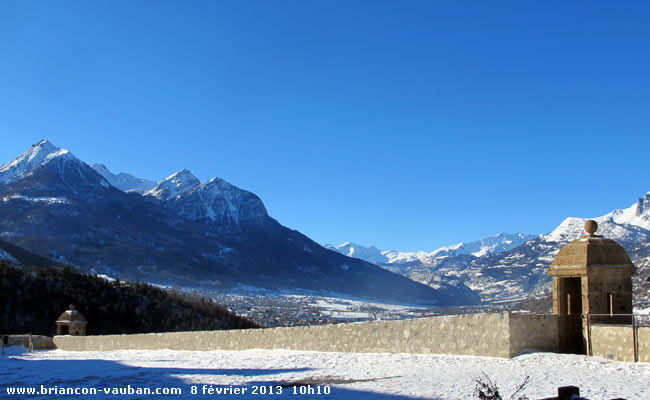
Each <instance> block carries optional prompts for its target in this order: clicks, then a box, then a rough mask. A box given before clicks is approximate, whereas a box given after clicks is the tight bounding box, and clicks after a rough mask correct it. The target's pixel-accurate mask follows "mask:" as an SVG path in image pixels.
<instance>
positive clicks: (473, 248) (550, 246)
mask: <svg viewBox="0 0 650 400" xmlns="http://www.w3.org/2000/svg"><path fill="white" fill-rule="evenodd" d="M587 219H594V220H596V221H597V222H598V225H599V229H598V234H600V235H603V236H605V237H608V238H611V239H614V240H616V241H618V242H619V243H620V244H621V245H623V247H625V249H626V250H627V251H628V253H629V254H630V257H631V258H632V260H633V261H634V263H635V265H636V266H637V269H638V271H637V274H636V275H635V277H634V283H635V296H636V297H635V301H636V302H637V303H647V302H650V192H648V193H646V194H645V195H644V196H642V197H641V198H639V199H638V200H637V201H636V202H635V203H634V204H633V205H631V206H630V207H627V208H623V209H617V210H614V211H612V212H610V213H608V214H606V215H603V216H600V217H596V218H574V217H570V218H566V219H565V220H564V221H563V222H562V223H561V224H560V225H559V226H558V227H557V228H556V229H554V230H553V231H552V232H550V233H548V234H544V235H539V236H532V235H523V234H520V233H518V234H504V233H502V234H499V235H497V236H492V237H488V238H484V239H481V240H478V241H475V242H470V243H459V244H457V245H454V246H449V247H443V248H441V249H438V250H435V251H433V252H396V251H393V250H387V251H381V250H379V249H377V248H376V247H374V246H371V247H364V246H359V245H357V244H354V243H350V242H348V243H344V244H342V245H340V246H336V247H334V246H331V245H325V247H327V248H330V249H332V250H336V251H339V252H340V253H342V254H345V255H348V256H350V257H358V258H363V259H365V260H367V261H369V262H373V263H375V264H376V265H379V266H382V267H384V268H386V269H388V270H390V271H393V272H396V273H400V274H402V275H404V276H407V277H409V278H411V279H413V280H415V281H418V282H421V283H424V284H427V285H429V286H431V287H434V288H440V285H441V283H446V284H447V285H456V286H457V287H460V285H464V286H465V287H467V288H469V289H470V290H471V291H472V292H473V293H475V294H477V295H478V296H479V297H480V300H481V302H484V303H503V302H513V301H518V300H524V299H527V298H530V297H538V296H541V295H543V294H545V293H548V292H549V291H550V277H549V276H548V274H547V272H546V270H547V268H548V266H549V265H550V263H551V262H552V261H553V258H554V257H555V255H556V254H557V252H558V251H559V249H560V248H561V247H562V246H564V245H565V244H566V243H567V242H569V241H571V240H574V239H577V238H579V237H580V236H582V235H584V234H585V233H584V223H585V221H586V220H587Z"/></svg>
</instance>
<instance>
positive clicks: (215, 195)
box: [0, 141, 467, 305]
mask: <svg viewBox="0 0 650 400" xmlns="http://www.w3.org/2000/svg"><path fill="white" fill-rule="evenodd" d="M45 153H47V154H45ZM25 154H27V155H26V156H25ZM32 155H33V156H32ZM48 157H49V158H48ZM39 162H40V163H39ZM1 171H2V172H1V173H0V182H4V183H3V184H0V199H1V200H2V201H0V238H2V239H3V240H6V241H8V242H11V243H14V244H16V245H18V246H21V247H24V248H26V249H27V250H29V251H32V252H34V253H37V254H40V255H43V256H46V257H48V258H51V259H54V260H56V261H59V262H65V263H67V264H70V265H74V266H78V267H79V268H82V269H86V270H88V271H91V272H95V273H101V274H106V275H109V276H113V277H118V276H123V277H124V278H128V279H133V280H135V279H141V280H145V279H146V280H149V281H151V282H153V283H165V284H179V285H182V286H193V287H211V288H214V289H215V290H217V289H218V290H231V289H232V288H236V287H238V286H240V285H245V286H256V287H261V288H271V289H274V290H275V289H290V290H307V291H316V292H319V291H326V292H328V293H331V292H333V291H334V292H339V293H342V294H345V295H351V296H354V297H356V298H364V299H382V300H391V301H400V302H410V303H414V304H415V303H418V304H431V305H434V304H436V305H448V304H463V303H465V302H467V298H465V295H464V294H463V292H462V291H459V290H457V289H456V288H454V287H451V286H450V287H444V288H443V289H441V290H436V289H433V288H431V287H428V286H425V285H422V284H420V283H417V282H413V281H411V280H409V279H408V278H406V277H403V276H399V275H395V274H393V273H391V272H389V271H386V270H384V269H381V268H379V267H377V266H375V265H373V264H370V263H366V262H365V261H362V260H357V259H353V258H348V257H345V256H343V255H341V254H339V253H336V252H332V251H329V250H327V249H325V248H323V247H321V246H320V245H318V244H316V243H315V242H313V241H312V240H311V239H309V238H308V237H306V236H305V235H303V234H301V233H300V232H298V231H295V230H291V229H288V228H286V227H284V226H282V225H281V224H280V223H278V222H277V221H276V220H274V219H273V218H272V217H270V216H268V214H267V213H266V209H265V208H264V206H263V203H262V202H261V200H260V199H259V198H258V197H257V196H255V195H254V194H252V193H250V192H248V191H245V190H243V189H240V188H237V187H236V186H234V185H231V184H229V183H227V182H225V181H223V180H220V179H212V180H210V181H208V182H205V183H203V184H201V183H200V182H199V183H198V185H195V183H196V182H193V181H192V180H191V179H190V180H189V181H190V184H189V185H186V186H191V187H190V188H189V189H188V190H185V188H186V187H185V186H184V184H185V183H184V182H185V181H183V182H180V183H182V185H181V186H180V187H179V188H177V187H176V186H174V190H175V195H174V196H171V194H174V193H171V192H170V193H168V194H166V195H164V196H161V197H160V198H156V197H154V196H149V195H147V193H145V194H144V195H140V194H138V193H133V192H129V193H127V192H124V191H122V190H120V189H119V188H116V187H114V186H113V185H111V184H110V183H109V182H108V180H107V179H106V178H105V177H103V176H102V175H101V174H99V173H98V172H97V171H96V170H95V169H93V168H92V167H90V166H89V165H87V164H85V163H84V162H83V161H81V160H79V159H77V158H76V157H74V156H73V155H72V154H71V153H69V152H68V151H64V150H62V149H59V148H57V147H56V146H54V145H52V144H51V143H49V142H47V141H41V142H39V143H37V144H36V145H34V146H33V147H32V148H30V149H29V150H28V151H27V152H25V153H23V155H21V156H19V157H18V158H17V159H15V160H13V161H11V162H9V163H7V164H5V165H4V166H3V167H2V170H1ZM188 173H189V171H188ZM174 175H176V174H174ZM174 175H172V176H174ZM188 177H189V174H188ZM197 181H198V180H197ZM174 185H175V184H174ZM177 189H179V190H177ZM180 189H182V190H180ZM179 192H182V193H179ZM208 195H209V196H208Z"/></svg>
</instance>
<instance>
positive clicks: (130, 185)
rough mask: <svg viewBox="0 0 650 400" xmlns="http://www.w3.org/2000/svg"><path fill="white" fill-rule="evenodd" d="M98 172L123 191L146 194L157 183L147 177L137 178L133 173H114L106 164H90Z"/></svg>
mask: <svg viewBox="0 0 650 400" xmlns="http://www.w3.org/2000/svg"><path fill="white" fill-rule="evenodd" d="M90 166H91V167H92V168H93V169H94V170H95V171H97V173H98V174H99V175H101V176H103V177H104V178H105V179H106V180H107V181H108V183H110V184H111V185H113V186H115V187H116V188H118V189H120V190H121V191H123V192H135V193H139V194H144V193H145V192H147V191H149V190H151V189H153V188H155V187H156V185H157V183H156V182H154V181H149V180H146V179H141V178H136V177H135V176H133V175H131V174H126V173H123V172H121V173H119V174H117V175H115V174H113V173H112V172H111V171H109V170H108V168H106V166H105V165H104V164H91V165H90Z"/></svg>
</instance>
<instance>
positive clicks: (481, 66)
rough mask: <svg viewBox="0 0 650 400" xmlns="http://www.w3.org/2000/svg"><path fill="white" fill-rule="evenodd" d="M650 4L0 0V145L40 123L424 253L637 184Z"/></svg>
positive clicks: (646, 113) (67, 136)
mask: <svg viewBox="0 0 650 400" xmlns="http://www.w3.org/2000/svg"><path fill="white" fill-rule="evenodd" d="M649 18H650V6H648V3H647V2H592V1H589V2H577V1H572V2H564V1H545V2H528V1H525V2H524V1H512V2H498V1H489V2H486V1H476V2H462V1H445V2H443V1H397V0H396V1H389V2H385V1H315V0H310V1H286V0H282V1H160V0H157V1H113V0H111V1H92V2H88V1H79V2H75V1H56V2H55V1H50V2H29V1H22V0H21V1H5V0H2V1H0V162H2V163H4V162H6V161H9V160H11V159H12V158H14V157H15V156H16V155H18V154H19V153H21V152H22V151H24V150H25V149H26V148H28V147H29V146H30V145H31V144H33V143H35V142H37V141H38V140H40V139H43V138H47V139H50V140H51V141H52V142H53V143H55V144H56V145H58V146H60V147H64V148H67V149H69V150H71V151H72V152H73V153H74V154H75V155H77V156H78V157H80V158H81V159H83V160H84V161H86V162H89V163H92V162H102V163H104V164H106V165H107V166H108V167H109V169H111V170H112V171H113V172H129V173H132V174H134V175H136V176H140V177H143V178H147V179H152V180H160V179H163V178H164V177H166V176H168V175H170V174H171V173H173V172H175V171H177V170H180V169H182V168H188V169H190V170H191V171H192V172H193V173H194V174H195V175H197V177H199V179H201V180H202V181H204V180H207V179H209V178H211V177H213V176H219V177H222V178H224V179H226V180H227V181H229V182H231V183H233V184H235V185H237V186H239V187H242V188H245V189H248V190H250V191H252V192H254V193H256V194H257V195H259V196H260V197H261V198H262V200H263V201H264V203H265V204H266V206H267V208H268V210H269V212H270V214H271V215H272V216H273V217H275V218H276V219H278V220H279V221H280V222H281V223H283V224H284V225H286V226H288V227H291V228H294V229H298V230H300V231H301V232H303V233H305V234H307V235H308V236H310V237H311V238H313V239H314V240H316V241H318V242H320V243H324V242H329V243H334V244H339V243H341V242H344V241H348V240H350V241H355V242H357V243H360V244H365V245H371V244H374V245H376V246H378V247H380V248H382V249H390V248H393V249H398V250H434V249H436V248H438V247H440V246H443V245H449V244H454V243H456V242H460V241H469V240H474V239H478V238H481V237H483V236H487V235H493V234H496V233H499V232H502V231H505V232H525V233H545V232H548V231H550V230H552V229H553V228H554V227H555V226H557V225H558V224H559V223H560V222H561V221H562V220H563V219H564V218H565V217H568V216H584V217H589V216H598V215H602V214H604V213H607V212H609V211H611V210H612V209H615V208H620V207H626V206H628V205H631V204H632V203H633V202H634V201H635V200H636V198H637V197H638V196H640V195H642V194H644V193H645V192H647V191H649V190H650V179H649V177H650V169H649V168H648V149H649V148H650V132H649V127H650V24H649V23H648V19H649Z"/></svg>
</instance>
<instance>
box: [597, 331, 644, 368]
mask: <svg viewBox="0 0 650 400" xmlns="http://www.w3.org/2000/svg"><path fill="white" fill-rule="evenodd" d="M633 329H634V328H633V327H632V326H631V325H605V324H602V325H600V324H594V325H592V326H591V354H592V355H594V356H600V357H605V358H609V359H612V360H618V361H630V362H633V361H634V347H635V345H636V347H637V361H642V362H650V326H639V327H636V343H634V339H635V335H634V332H633Z"/></svg>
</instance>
